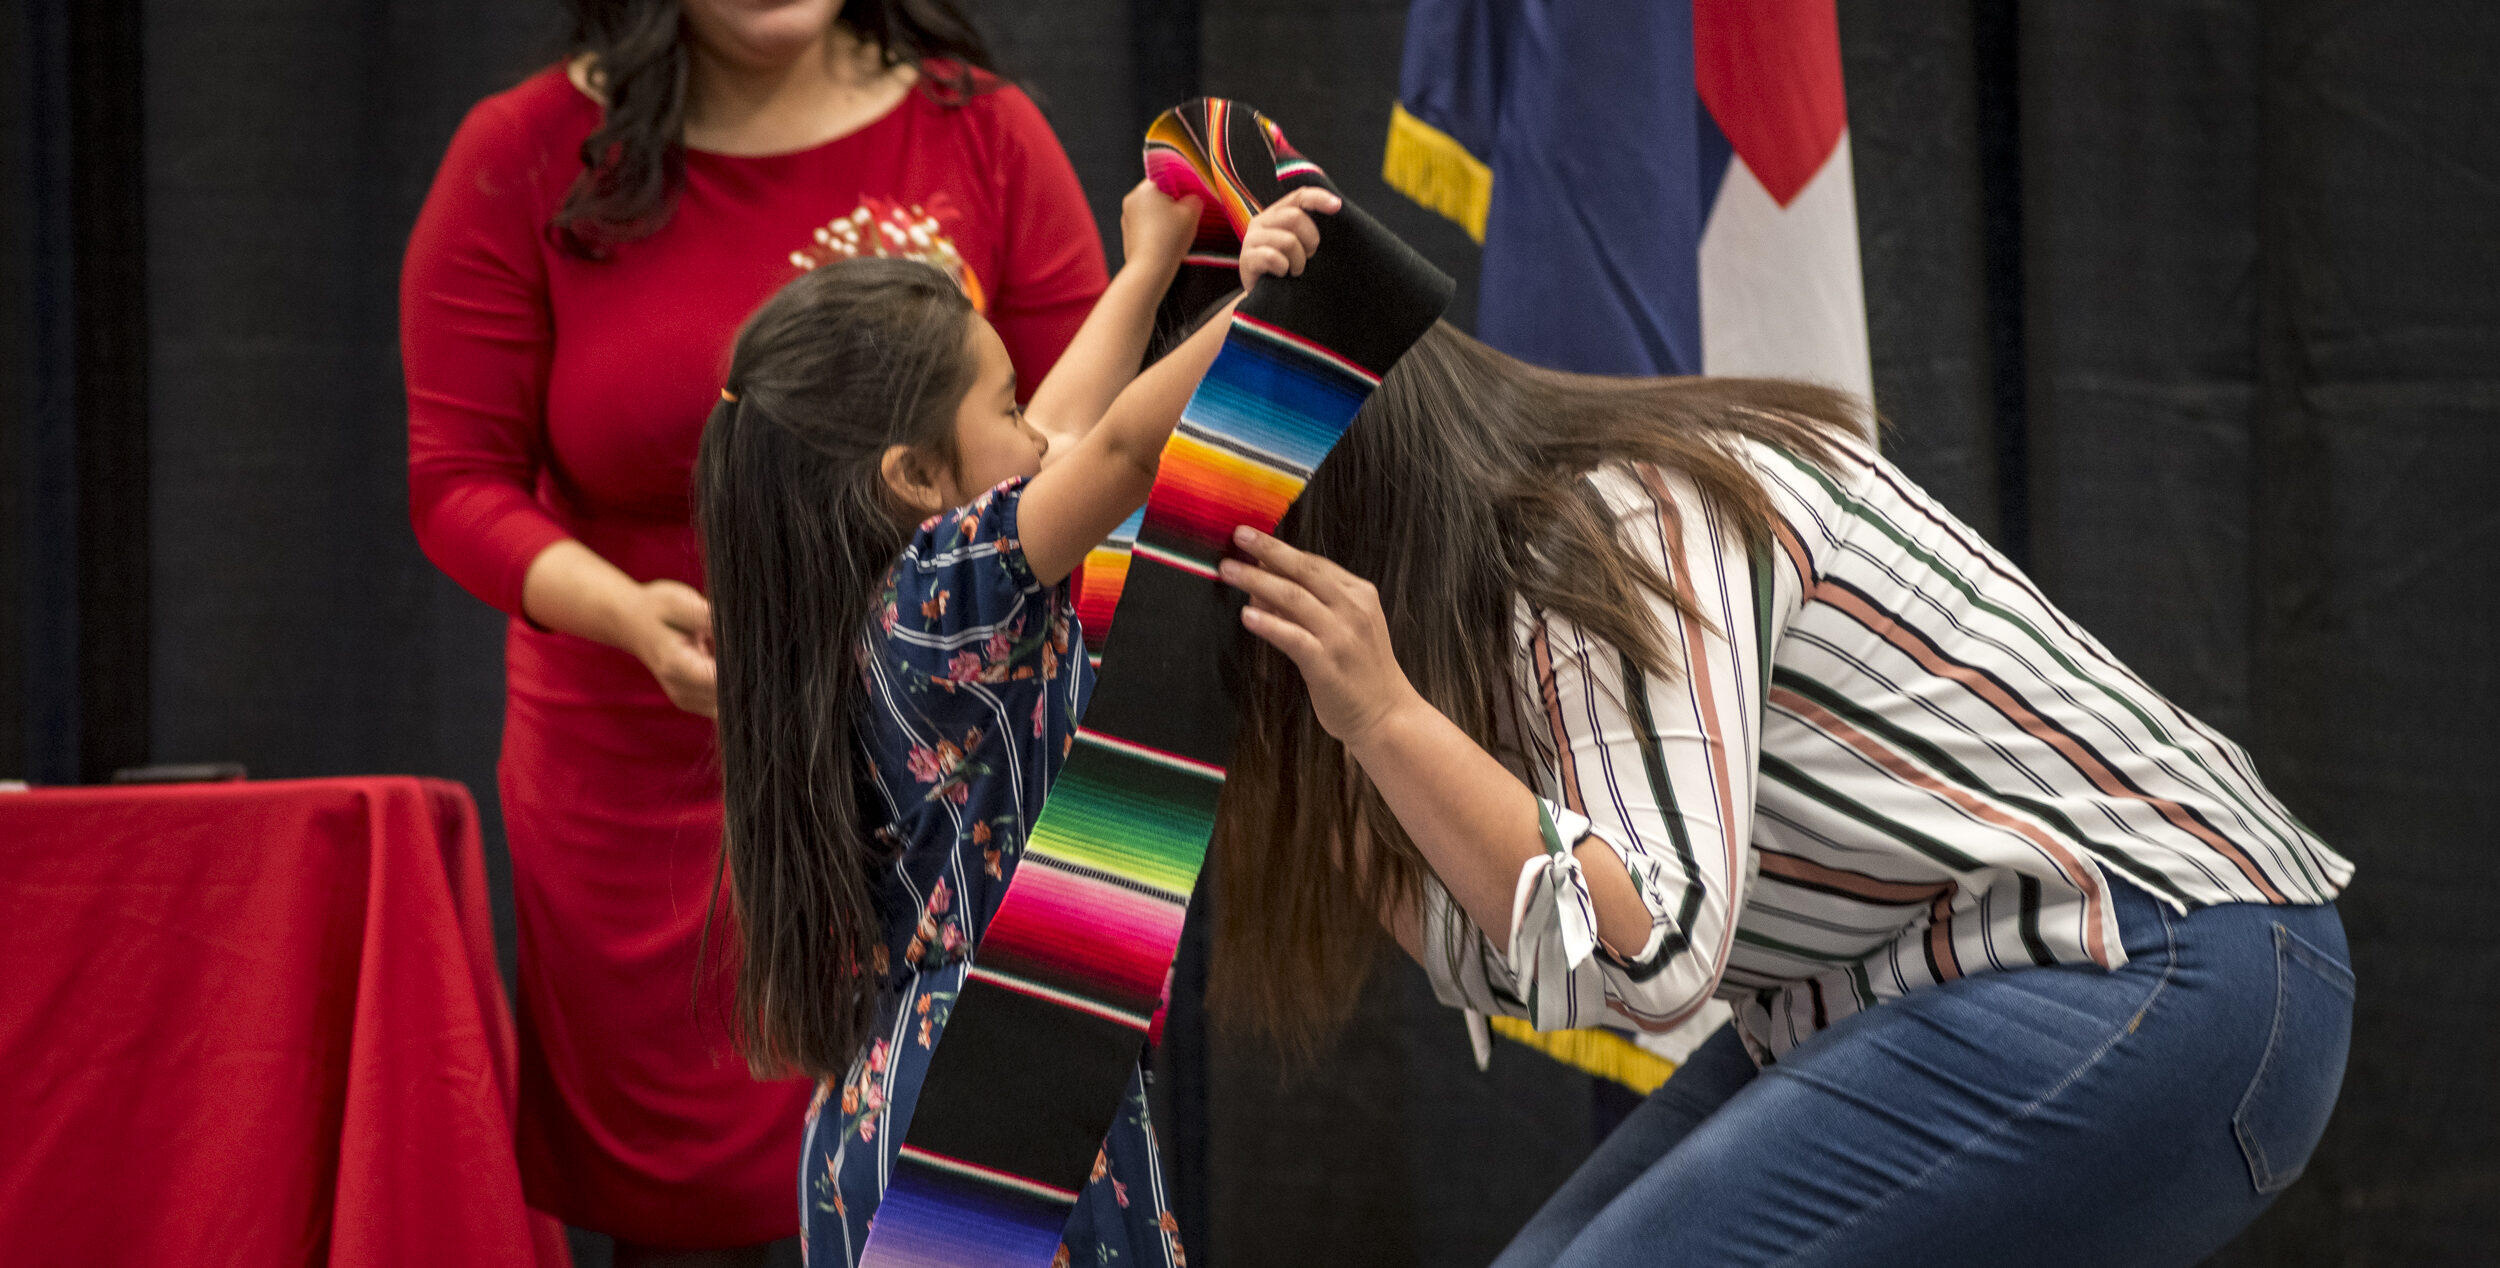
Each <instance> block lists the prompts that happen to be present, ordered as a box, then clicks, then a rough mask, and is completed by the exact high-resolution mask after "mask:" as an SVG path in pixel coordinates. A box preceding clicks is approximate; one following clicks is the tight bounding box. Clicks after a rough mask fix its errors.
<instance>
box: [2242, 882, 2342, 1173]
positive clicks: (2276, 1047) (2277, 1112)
mask: <svg viewBox="0 0 2500 1268" xmlns="http://www.w3.org/2000/svg"><path fill="white" fill-rule="evenodd" d="M2268 928H2269V929H2271V930H2272V932H2273V934H2274V970H2275V995H2274V1031H2273V1033H2272V1034H2271V1035H2270V1036H2269V1037H2268V1038H2267V1040H2266V1055H2265V1057H2264V1059H2263V1060H2260V1061H2259V1062H2258V1063H2257V1074H2256V1077H2255V1078H2252V1079H2250V1080H2249V1084H2248V1091H2247V1093H2246V1094H2245V1095H2243V1096H2241V1097H2240V1107H2239V1110H2238V1112H2237V1113H2234V1114H2233V1115H2232V1116H2231V1130H2232V1132H2233V1133H2234V1134H2235V1135H2237V1136H2238V1137H2239V1141H2240V1152H2241V1153H2242V1154H2243V1155H2245V1156H2246V1157H2247V1159H2248V1176H2249V1179H2250V1180H2251V1181H2252V1182H2254V1183H2255V1184H2256V1186H2257V1191H2258V1192H2259V1193H2275V1192H2279V1191H2281V1190H2282V1189H2284V1188H2285V1187H2287V1186H2289V1185H2290V1184H2291V1182H2292V1181H2294V1180H2297V1179H2299V1178H2300V1173H2301V1170H2302V1169H2303V1168H2305V1167H2307V1166H2308V1165H2309V1154H2310V1151H2312V1150H2314V1149H2316V1148H2317V1147H2318V1137H2320V1136H2321V1135H2324V1134H2325V1132H2326V1120H2327V1116H2328V1115H2329V1114H2331V1113H2333V1112H2334V1110H2335V1094H2336V1092H2337V1090H2339V1089H2340V1088H2342V1086H2343V1083H2344V1059H2345V1056H2346V1055H2347V1053H2348V1052H2349V1050H2350V1049H2351V1046H2352V970H2351V969H2350V968H2347V967H2345V966H2344V965H2343V964H2340V963H2338V962H2336V961H2335V960H2334V959H2333V958H2331V957H2329V956H2328V955H2327V954H2326V953H2325V952H2323V951H2320V950H2319V949H2318V948H2317V947H2315V946H2313V945H2311V944H2310V943H2309V942H2308V940H2307V939H2304V938H2302V937H2301V936H2300V935H2298V934H2296V933H2293V932H2292V931H2291V930H2289V929H2287V928H2285V927H2283V926H2282V925H2281V924H2279V923H2277V924H2271V925H2269V926H2268Z"/></svg>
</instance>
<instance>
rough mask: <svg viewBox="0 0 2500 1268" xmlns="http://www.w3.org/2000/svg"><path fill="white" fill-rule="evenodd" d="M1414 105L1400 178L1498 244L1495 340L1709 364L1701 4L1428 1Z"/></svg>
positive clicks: (1601, 366)
mask: <svg viewBox="0 0 2500 1268" xmlns="http://www.w3.org/2000/svg"><path fill="white" fill-rule="evenodd" d="M1399 96H1400V97H1401V99H1402V101H1401V104H1400V107H1399V110H1398V114H1397V118H1396V121H1395V122H1394V123H1393V124H1392V127H1391V133H1390V142H1389V147H1390V153H1389V157H1388V162H1387V164H1386V168H1387V175H1388V178H1389V182H1390V184H1392V185H1394V186H1396V187H1398V188H1399V189H1401V190H1403V191H1405V192H1407V193H1408V194H1410V195H1413V196H1416V197H1418V199H1419V201H1423V202H1424V203H1426V204H1427V205H1429V206H1432V207H1434V208H1435V209H1436V210H1439V211H1442V212H1443V213H1444V214H1447V215H1450V216H1451V218H1452V219H1455V220H1458V221H1459V223H1460V224H1462V225H1466V226H1467V227H1468V228H1469V230H1470V232H1473V233H1475V234H1476V235H1477V238H1478V240H1479V241H1481V242H1483V243H1484V270H1483V282H1482V286H1483V291H1482V298H1481V300H1480V301H1479V306H1478V309H1477V318H1476V326H1477V329H1476V333H1477V335H1478V336H1479V337H1480V338H1482V339H1483V340H1484V341H1485V342H1487V343H1490V344H1492V345H1493V346H1494V347H1497V348H1500V349H1501V350H1502V351H1504V352H1508V353H1510V354H1511V355H1513V356H1516V357H1520V358H1522V359H1524V360H1527V361H1532V362H1535V363H1537V364H1539V365H1545V366H1552V367H1554V368H1556V369H1563V370H1578V371H1583V372H1587V373H1592V374H1697V373H1699V372H1700V371H1701V365H1702V361H1701V353H1702V331H1701V285H1700V262H1699V247H1700V241H1701V229H1702V221H1703V213H1704V211H1705V205H1704V204H1703V202H1702V201H1701V199H1700V197H1699V191H1698V190H1697V189H1696V184H1697V175H1698V173H1699V169H1700V160H1701V155H1700V131H1701V130H1700V127H1699V126H1698V125H1699V120H1698V118H1697V116H1698V114H1699V98H1698V97H1697V96H1696V95H1695V92H1694V84H1693V12H1692V9H1691V7H1690V6H1689V5H1685V4H1676V3H1666V4H1626V5H1616V4H1528V3H1521V2H1520V0H1415V3H1414V5H1413V7H1412V8H1411V9H1410V10H1409V11H1408V16H1407V22H1406V62H1405V69H1404V72H1403V74H1402V76H1401V79H1400V84H1399ZM1471 164H1472V165H1473V166H1472V169H1471V167H1470V165H1471ZM1487 169H1489V170H1487ZM1477 174H1480V175H1481V179H1472V180H1471V179H1470V177H1471V176H1472V175H1477ZM1479 208H1481V210H1480V211H1479V210H1478V209H1479Z"/></svg>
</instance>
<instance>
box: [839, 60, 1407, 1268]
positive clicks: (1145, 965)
mask: <svg viewBox="0 0 2500 1268" xmlns="http://www.w3.org/2000/svg"><path fill="white" fill-rule="evenodd" d="M1146 170H1147V174H1148V175H1149V176H1150V177H1152V178H1153V179H1154V181H1155V183H1156V184H1157V186H1158V187H1160V188H1162V189H1163V190H1164V191H1165V192H1167V193H1170V194H1173V195H1174V196H1182V195H1195V196H1197V197H1199V198H1200V199H1202V200H1203V201H1204V202H1205V204H1206V207H1207V212H1206V215H1205V217H1204V218H1203V220H1202V222H1201V224H1200V226H1199V235H1198V239H1197V241H1196V242H1195V243H1194V244H1193V246H1192V249H1191V259H1192V263H1193V264H1203V265H1204V266H1205V267H1203V268H1195V269H1190V270H1185V271H1184V277H1183V280H1182V283H1181V284H1180V285H1187V286H1196V287H1199V288H1203V287H1205V286H1206V285H1207V284H1208V283H1209V282H1210V281H1215V280H1221V278H1223V277H1229V271H1230V270H1231V269H1232V268H1233V267H1234V261H1235V260H1237V259H1238V256H1239V251H1240V239H1241V235H1242V233H1243V232H1244V231H1245V230H1246V229H1247V228H1248V225H1249V222H1250V219H1251V217H1253V216H1255V215H1257V214H1258V212H1259V210H1260V209H1261V208H1263V207H1265V206H1267V205H1268V204H1269V203H1270V202H1272V201H1274V200H1275V198H1276V197H1278V196H1279V195H1281V194H1282V193H1284V192H1285V191H1286V190H1288V189H1292V188H1295V187H1298V186H1302V185H1313V184H1316V185H1322V186H1325V185H1326V184H1327V177H1326V175H1325V174H1324V173H1322V172H1321V171H1320V169H1319V168H1318V167H1317V166H1315V165H1313V164H1312V163H1311V162H1310V161H1309V160H1307V159H1304V158H1303V157H1302V156H1301V155H1299V154H1297V153H1295V152H1294V151H1293V149H1292V147H1291V146H1290V145H1288V144H1286V142H1285V137H1284V133H1283V132H1281V131H1280V130H1278V129H1277V127H1276V125H1275V124H1273V123H1271V122H1269V121H1268V120H1267V119H1266V118H1264V117H1262V116H1260V115H1259V114H1258V113H1257V112H1255V111H1252V110H1250V109H1248V108H1247V107H1244V106H1241V105H1240V104H1238V103H1235V102H1230V101H1223V100H1219V99H1203V100H1199V101H1193V102H1190V103H1188V104H1187V105H1184V106H1181V107H1179V108H1177V109H1174V110H1171V111H1168V112H1166V113H1165V114H1164V115H1163V117H1162V118H1160V119H1157V120H1156V121H1155V123H1154V125H1153V126H1152V127H1151V128H1149V129H1148V131H1147V134H1146ZM1320 224H1321V230H1320V232H1321V247H1320V250H1319V251H1318V252H1317V253H1315V254H1314V256H1313V257H1312V259H1311V262H1310V264H1309V265H1308V266H1307V267H1306V268H1305V269H1304V271H1303V273H1302V275H1301V276H1299V277H1293V278H1271V279H1268V280H1267V281H1265V282H1263V283H1261V284H1260V286H1259V287H1258V288H1257V290H1256V291H1254V292H1253V293H1252V294H1251V295H1250V297H1249V298H1247V299H1245V300H1244V301H1243V302H1242V304H1241V305H1240V307H1239V309H1238V310H1237V311H1236V313H1235V315H1234V317H1233V318H1232V326H1231V329H1230V330H1229V331H1228V332H1227V334H1226V337H1225V341H1224V346H1223V348H1222V349H1221V351H1219V352H1218V353H1217V355H1216V359H1215V362H1214V364H1213V365H1212V366H1211V367H1210V368H1209V369H1208V371H1207V374H1206V377H1205V379H1204V380H1203V381H1202V382H1201V383H1200V385H1199V387H1198V389H1197V391H1196V393H1195V394H1193V395H1192V397H1191V398H1190V401H1189V404H1188V406H1187V407H1186V408H1185V409H1184V410H1183V411H1182V415H1181V420H1180V423H1179V424H1178V426H1177V427H1176V428H1175V429H1174V431H1173V435H1172V438H1171V441H1170V442H1169V443H1168V444H1167V445H1166V446H1165V448H1164V451H1163V457H1162V465H1161V467H1160V469H1159V471H1158V474H1157V476H1156V479H1155V484H1154V487H1153V490H1152V492H1151V493H1149V494H1148V496H1147V500H1146V505H1145V508H1144V509H1143V511H1142V512H1141V513H1140V515H1139V516H1138V517H1136V518H1135V519H1134V520H1132V522H1131V523H1130V524H1127V525H1123V526H1122V528H1121V530H1120V531H1119V533H1117V534H1116V535H1115V538H1114V540H1113V541H1112V542H1110V543H1106V545H1105V546H1104V547H1102V548H1099V549H1097V550H1096V551H1094V552H1093V553H1092V555H1091V556H1090V557H1089V558H1088V559H1087V561H1086V565H1085V573H1084V584H1083V585H1082V587H1081V588H1080V592H1079V595H1078V598H1077V608H1078V612H1079V615H1080V617H1081V619H1082V620H1083V622H1084V625H1085V626H1086V629H1087V632H1088V644H1089V651H1090V652H1092V653H1093V654H1095V655H1097V656H1099V657H1101V659H1102V669H1103V673H1102V677H1101V679H1100V685H1099V686H1098V687H1097V688H1096V690H1095V693H1094V698H1093V702H1092V704H1091V705H1090V707H1089V710H1088V713H1087V715H1086V718H1085V725H1084V727H1083V728H1082V729H1080V731H1079V732H1078V734H1077V736H1076V740H1075V746H1074V748H1073V749H1071V750H1070V752H1069V754H1068V758H1067V762H1066V764H1065V765H1064V766H1062V768H1061V770H1060V773H1059V778H1058V781H1057V783H1056V784H1054V785H1053V786H1052V788H1051V790H1050V797H1049V800H1048V801H1047V802H1046V803H1045V804H1044V806H1043V808H1042V813H1041V816H1040V818H1039V819H1038V820H1037V821H1036V822H1035V824H1034V826H1033V832H1032V836H1031V839H1030V840H1029V841H1028V842H1027V843H1026V845H1025V850H1024V854H1023V858H1022V860H1021V861H1020V862H1019V863H1018V864H1017V866H1016V871H1015V873H1014V876H1013V877H1012V879H1011V881H1010V884H1009V886H1008V889H1007V895H1006V897H1005V898H1004V899H1003V900H1001V903H1000V906H999V909H998V912H997V914H996V915H994V916H993V917H991V919H990V922H989V926H988V929H987V932H986V933H985V934H984V935H983V937H982V940H981V944H980V946H979V947H978V948H977V949H976V952H975V957H976V958H975V960H974V963H973V967H972V969H971V971H970V973H969V975H968V976H967V978H966V980H965V983H964V987H963V991H962V994H961V995H960V996H959V997H958V999H957V1000H956V1003H955V1007H954V1012H953V1015H952V1018H951V1020H949V1022H948V1023H947V1027H946V1030H945V1033H944V1034H943V1036H942V1037H941V1039H940V1042H939V1044H938V1046H937V1051H936V1053H935V1055H934V1056H933V1057H932V1058H931V1060H930V1064H929V1070H928V1074H927V1077H926V1080H925V1081H924V1083H923V1084H922V1087H921V1091H920V1096H919V1100H918V1102H917V1104H916V1105H915V1106H914V1108H913V1110H912V1117H911V1121H910V1124H909V1126H908V1128H907V1129H906V1131H905V1136H904V1143H903V1146H902V1148H901V1150H900V1154H899V1160H898V1162H897V1164H896V1167H895V1171H894V1174H893V1176H892V1177H891V1179H890V1180H889V1181H888V1184H887V1188H886V1193H885V1198H884V1202H883V1205H882V1206H881V1207H880V1208H879V1210H878V1213H877V1216H876V1220H875V1223H874V1225H873V1226H872V1229H871V1232H870V1236H869V1241H868V1245H867V1248H866V1251H865V1253H864V1254H863V1256H862V1258H861V1260H860V1262H861V1263H862V1264H863V1265H875V1266H876V1268H921V1266H924V1265H925V1266H928V1268H942V1266H943V1268H953V1266H960V1265H973V1264H980V1265H1032V1268H1044V1266H1046V1265H1048V1264H1049V1263H1050V1262H1051V1258H1052V1256H1053V1255H1054V1254H1055V1253H1056V1251H1057V1250H1058V1247H1059V1239H1058V1235H1059V1230H1060V1229H1061V1227H1062V1226H1063V1225H1064V1223H1065V1221H1066V1219H1067V1215H1068V1212H1069V1209H1070V1208H1071V1206H1072V1205H1073V1204H1074V1202H1075V1200H1076V1195H1077V1192H1078V1190H1079V1189H1081V1188H1082V1187H1083V1184H1084V1182H1085V1178H1086V1176H1087V1174H1088V1171H1089V1170H1090V1168H1091V1166H1092V1163H1093V1160H1094V1157H1095V1152H1096V1148H1097V1146H1098V1145H1099V1143H1100V1142H1101V1140H1102V1136H1103V1133H1104V1131H1105V1130H1106V1129H1107V1128H1108V1127H1109V1126H1110V1124H1111V1121H1112V1117H1113V1114H1114V1113H1115V1111H1116V1109H1117V1107H1118V1104H1119V1101H1120V1098H1121V1095H1122V1091H1123V1089H1124V1087H1125V1086H1126V1084H1127V1081H1128V1079H1129V1076H1130V1073H1131V1071H1132V1070H1133V1069H1134V1067H1135V1064H1136V1061H1137V1058H1138V1055H1139V1052H1140V1051H1141V1049H1142V1047H1143V1044H1144V1041H1145V1038H1146V1034H1147V1032H1148V1030H1149V1028H1150V1027H1151V1025H1152V1024H1153V1018H1154V1015H1155V1012H1156V1010H1157V1009H1158V1008H1159V1007H1161V1004H1162V999H1163V990H1164V984H1165V981H1166V979H1167V978H1168V976H1169V973H1170V970H1171V964H1172V956H1173V952H1174V951H1175V950H1176V949H1177V947H1178V946H1179V943H1180V933H1181V921H1182V918H1183V916H1184V914H1185V913H1186V911H1187V909H1188V905H1189V895H1190V892H1191V891H1192V890H1193V889H1195V888H1196V886H1197V882H1198V873H1199V870H1200V867H1201V866H1202V865H1203V864H1204V862H1205V860H1206V849H1207V840H1208V837H1209V836H1210V834H1211V833H1212V832H1213V830H1214V825H1215V807H1216V800H1217V798H1218V796H1219V795H1220V794H1221V793H1222V791H1223V783H1224V767H1223V763H1224V762H1225V761H1226V760H1228V759H1229V757H1230V755H1231V751H1232V742H1233V730H1234V719H1233V714H1232V707H1231V704H1230V702H1229V701H1228V699H1227V698H1226V695H1225V692H1224V686H1223V683H1222V681H1221V678H1220V676H1219V672H1218V661H1219V656H1220V654H1221V652H1222V650H1223V649H1224V648H1226V647H1228V646H1230V645H1231V643H1232V641H1233V639H1234V638H1235V637H1236V635H1237V621H1236V619H1235V614H1236V612H1237V611H1238V607H1239V601H1238V599H1237V598H1236V597H1234V596H1233V594H1232V593H1231V592H1230V591H1228V590H1227V589H1226V588H1225V587H1223V586H1222V585H1220V584H1218V583H1217V582H1216V581H1215V580H1214V577H1215V567H1216V564H1217V563H1218V562H1219V561H1221V560H1222V559H1223V558H1224V556H1225V555H1226V554H1227V553H1228V551H1229V549H1230V546H1229V543H1230V540H1231V536H1232V531H1233V528H1234V527H1235V526H1236V525H1241V524H1248V525H1251V526H1253V527H1256V528H1259V529H1262V530H1267V529H1273V528H1274V527H1275V525H1276V522H1277V521H1278V520H1279V519H1281V518H1282V517H1283V516H1284V514H1285V511H1286V508H1288V507H1289V506H1291V505H1292V503H1293V500H1294V498H1296V497H1297V496H1299V495H1300V494H1301V492H1302V489H1303V486H1304V485H1305V484H1306V483H1307V482H1308V481H1309V479H1310V477H1311V473H1312V472H1313V471H1315V470H1316V469H1317V468H1318V467H1319V465H1320V463H1321V462H1322V461H1324V460H1325V459H1326V458H1327V456H1328V452H1329V450H1330V449H1331V448H1332V447H1333V446H1335V444H1336V442H1337V440H1338V438H1339V437H1340V436H1342V435H1344V434H1345V429H1346V427H1347V426H1348V425H1349V424H1350V423H1352V422H1353V420H1354V416H1355V414H1356V413H1357V411H1359V410H1360V409H1361V408H1362V405H1363V402H1364V401H1365V400H1366V399H1367V398H1368V397H1369V396H1370V394H1371V391H1372V389H1374V388H1376V387H1377V386H1379V383H1380V379H1381V376H1382V375H1383V374H1385V373H1386V372H1387V371H1388V369H1389V367H1390V366H1391V365H1392V364H1394V363H1395V362H1396V360H1397V358H1398V357H1399V356H1401V355H1403V354H1404V352H1405V351H1406V349H1407V348H1408V347H1410V346H1412V345H1413V343H1414V341H1415V340H1416V339H1417V338H1419V337H1421V336H1422V334H1423V332H1424V331H1425V330H1426V329H1427V328H1429V327H1430V326H1431V324H1432V323H1433V322H1434V321H1435V320H1436V319H1438V317H1439V316H1440V313H1441V310H1442V308H1443V307H1444V306H1446V305H1447V304H1448V302H1449V298H1450V293H1451V289H1452V288H1451V283H1450V279H1449V278H1448V277H1446V276H1444V275H1442V274H1441V273H1440V272H1439V271H1438V270H1436V269H1434V268H1433V267H1432V266H1431V265H1429V264H1427V263H1425V262H1424V261H1423V259H1422V258H1421V257H1419V256H1417V255H1415V254H1414V252H1412V251H1410V250H1408V249H1407V248H1406V246H1405V244H1403V243H1401V242H1399V241H1398V240H1397V239H1396V238H1395V237H1394V236H1393V235H1391V234H1389V233H1388V232H1387V231H1386V230H1383V229H1382V228H1380V226H1379V225H1378V224H1377V223H1376V222H1374V221H1372V220H1371V219H1370V218H1369V217H1368V216H1366V215H1364V214H1363V213H1362V212H1361V211H1360V210H1359V209H1358V208H1356V207H1354V206H1353V205H1352V204H1351V203H1348V204H1347V205H1346V206H1345V207H1344V209H1343V210H1342V211H1340V212H1338V213H1337V214H1335V215H1333V216H1325V217H1321V218H1320ZM1219 265H1220V266H1221V267H1222V268H1223V269H1224V270H1226V272H1225V273H1224V274H1222V275H1217V274H1215V273H1214V272H1213V270H1214V269H1215V268H1216V267H1218V266H1219ZM1176 289H1179V286H1176ZM1115 615H1116V619H1117V621H1118V623H1119V625H1120V628H1121V631H1122V635H1121V641H1120V645H1119V646H1118V647H1117V648H1116V649H1109V648H1108V647H1107V645H1106V644H1105V643H1104V642H1102V641H1101V640H1100V637H1099V632H1100V631H1103V630H1107V629H1108V628H1109V626H1110V625H1111V623H1112V620H1113V619H1114V617H1115ZM1002 1088H1007V1089H1012V1091H1010V1092H1008V1093H1006V1094H1004V1095H1002V1092H1001V1089H1002Z"/></svg>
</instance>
